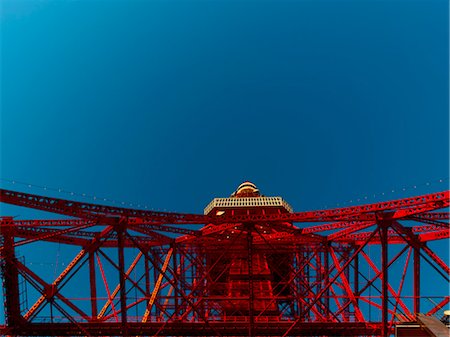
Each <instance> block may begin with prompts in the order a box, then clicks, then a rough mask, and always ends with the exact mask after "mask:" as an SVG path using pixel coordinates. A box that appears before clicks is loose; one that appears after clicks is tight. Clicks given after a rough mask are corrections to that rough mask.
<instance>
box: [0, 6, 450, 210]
mask: <svg viewBox="0 0 450 337" xmlns="http://www.w3.org/2000/svg"><path fill="white" fill-rule="evenodd" d="M448 13H449V11H448V2H447V1H444V0H424V1H413V0H411V1H409V0H404V1H401V0H397V1H395V0H392V1H369V0H357V1H356V0H355V1H338V0H329V1H322V0H315V1H309V0H308V1H306V0H305V1H302V0H297V1H280V0H276V1H275V0H273V1H269V0H266V1H244V0H239V1H237V0H236V1H229V0H223V1H222V0H215V1H212V0H211V1H23V0H19V1H17V0H16V1H12V0H4V1H2V13H1V40H2V50H1V66H2V69H1V71H2V74H1V153H0V154H1V156H0V160H1V171H0V176H1V178H2V179H10V180H17V181H23V182H27V183H31V184H36V185H41V186H44V185H45V186H51V187H57V188H63V189H65V190H68V191H73V192H76V193H87V194H90V195H97V196H100V197H105V198H108V199H114V200H124V201H127V202H131V203H134V204H138V203H139V204H146V205H148V206H149V207H151V208H154V209H167V210H173V211H180V212H195V213H200V212H202V210H203V207H204V206H205V205H206V204H207V203H208V202H209V201H210V200H211V199H212V198H213V197H216V196H224V197H225V196H228V195H229V194H230V193H231V192H232V191H233V190H234V189H235V187H236V186H237V185H238V184H239V183H241V182H242V181H244V180H247V179H248V180H251V181H253V182H254V183H256V184H257V185H258V186H259V187H260V189H261V190H262V192H263V193H265V194H267V195H281V196H283V197H284V198H285V199H286V200H287V201H288V202H290V203H291V204H292V206H293V207H294V209H295V210H299V211H300V210H306V209H316V208H323V207H335V206H336V205H337V204H338V203H339V204H340V205H343V204H345V203H346V202H348V201H349V200H353V201H354V202H355V200H356V199H357V198H360V199H361V201H360V202H359V203H362V202H364V201H365V200H366V199H364V197H365V196H368V199H367V201H369V202H372V201H380V200H387V199H393V198H400V197H403V196H412V195H415V194H421V193H428V192H432V191H438V190H445V189H447V188H448V187H447V184H448V180H445V179H446V178H448V171H449V114H448V110H449V95H448V90H449V85H448V72H449V67H448V57H449V55H448ZM439 179H444V182H443V183H439V182H437V181H438V180H439ZM428 182H432V183H431V185H429V186H428V185H426V183H428ZM414 185H417V186H418V187H417V188H416V189H414V188H413V187H412V186H414ZM2 186H4V187H5V188H16V189H19V190H23V191H30V192H35V193H46V192H44V191H42V190H39V189H33V188H31V189H29V188H28V187H26V186H18V185H16V186H15V187H14V186H12V185H11V184H10V183H8V182H6V181H2ZM403 188H406V191H403V190H402V189H403ZM392 190H394V191H395V192H392ZM382 192H384V193H386V194H385V195H384V196H382V195H381V193H382ZM49 193H50V192H49ZM47 194H48V193H47ZM374 194H375V195H376V196H375V197H374V196H373V195H374ZM2 207H3V206H2ZM11 213H12V214H11ZM1 214H2V215H6V214H8V215H9V214H11V215H20V216H22V217H25V216H26V215H30V216H37V215H35V214H36V213H27V212H25V211H23V210H21V209H17V208H11V207H3V208H2V212H1Z"/></svg>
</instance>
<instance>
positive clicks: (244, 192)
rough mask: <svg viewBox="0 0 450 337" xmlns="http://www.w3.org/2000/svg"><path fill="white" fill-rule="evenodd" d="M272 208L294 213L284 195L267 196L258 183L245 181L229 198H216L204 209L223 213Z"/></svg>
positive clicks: (207, 212) (209, 212)
mask: <svg viewBox="0 0 450 337" xmlns="http://www.w3.org/2000/svg"><path fill="white" fill-rule="evenodd" d="M263 208H264V209H270V210H273V211H276V212H281V213H292V212H293V209H292V207H291V206H290V205H289V204H288V203H287V202H286V201H285V200H283V198H282V197H266V196H264V195H262V194H261V193H260V191H259V189H258V188H257V187H256V185H255V184H254V183H252V182H250V181H244V182H243V183H242V184H240V185H239V186H238V188H237V189H236V191H234V192H233V193H232V194H231V196H230V197H229V198H214V199H213V200H212V201H211V202H210V203H209V204H208V206H206V208H205V210H204V214H205V215H210V214H211V215H222V214H224V213H229V212H234V211H242V210H249V211H250V210H251V211H257V210H261V209H263Z"/></svg>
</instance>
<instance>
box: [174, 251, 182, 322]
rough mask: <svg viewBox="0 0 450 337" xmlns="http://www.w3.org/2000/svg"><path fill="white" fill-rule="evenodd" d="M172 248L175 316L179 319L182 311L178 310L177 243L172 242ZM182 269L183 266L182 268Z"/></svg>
mask: <svg viewBox="0 0 450 337" xmlns="http://www.w3.org/2000/svg"><path fill="white" fill-rule="evenodd" d="M172 249H173V259H172V262H173V274H174V276H175V277H174V278H173V282H174V287H173V291H174V305H175V306H174V308H175V317H174V319H175V320H177V319H178V317H179V316H181V315H180V313H179V312H178V265H177V264H178V261H177V254H178V249H176V245H175V244H172ZM180 269H181V268H180Z"/></svg>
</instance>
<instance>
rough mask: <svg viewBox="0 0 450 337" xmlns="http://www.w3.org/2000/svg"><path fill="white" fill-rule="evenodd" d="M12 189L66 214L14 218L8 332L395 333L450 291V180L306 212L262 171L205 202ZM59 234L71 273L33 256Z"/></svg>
mask: <svg viewBox="0 0 450 337" xmlns="http://www.w3.org/2000/svg"><path fill="white" fill-rule="evenodd" d="M0 201H1V202H3V203H8V204H13V205H18V206H23V207H27V208H32V209H36V210H44V211H47V212H51V213H55V214H59V215H62V216H63V218H62V219H58V220H43V219H42V220H36V219H33V220H17V219H14V218H12V217H7V216H3V217H2V220H1V223H0V226H1V227H0V229H1V231H0V234H1V236H0V238H1V248H0V252H1V271H2V280H3V288H4V295H5V296H4V307H5V323H4V325H3V326H1V327H0V329H1V331H0V333H2V334H5V335H20V336H42V335H58V336H78V335H84V336H158V335H160V336H383V337H385V336H389V335H391V334H393V333H394V328H395V326H396V325H397V324H398V323H400V322H401V323H402V324H406V325H408V324H411V326H412V324H414V323H416V322H418V320H419V321H420V317H427V316H428V317H432V316H440V315H442V312H443V310H444V309H446V308H447V307H448V304H449V301H450V296H449V294H448V289H449V278H450V268H449V266H448V260H446V257H445V256H446V255H447V254H448V247H447V246H446V244H447V243H448V240H443V241H442V239H448V238H449V237H450V227H449V223H448V219H449V213H448V211H447V208H448V206H449V202H450V201H449V191H444V192H439V193H433V194H428V195H422V196H418V197H412V198H407V199H401V200H394V201H387V202H381V203H376V204H367V205H360V206H352V207H345V208H337V209H328V210H317V211H307V212H294V211H293V209H292V207H291V206H290V205H289V204H288V203H287V202H286V201H285V200H283V199H282V198H281V197H267V196H264V195H262V194H261V193H260V191H259V190H258V188H257V187H256V186H255V185H254V184H252V183H250V182H244V183H243V184H241V185H240V186H239V187H238V189H237V190H236V191H235V192H234V193H233V194H232V195H231V196H230V197H229V198H215V199H213V200H212V201H211V202H210V203H209V205H208V206H207V207H206V208H205V211H204V214H180V213H170V212H155V211H147V210H141V209H131V208H122V207H114V206H106V205H99V204H90V203H84V202H77V201H70V200H63V199H58V198H51V197H46V196H39V195H33V194H27V193H22V192H16V191H10V190H1V194H0ZM440 240H441V241H440ZM55 246H57V247H58V250H60V249H62V250H65V251H64V254H62V253H61V254H60V256H62V257H65V258H66V257H68V256H70V257H71V258H70V259H68V260H67V261H65V265H64V266H65V269H64V270H63V271H62V272H61V273H60V274H59V275H55V276H49V275H48V273H47V274H45V275H44V274H40V273H42V270H39V268H37V267H36V268H35V267H33V266H32V265H31V264H30V263H27V262H26V261H28V259H29V258H30V255H31V257H35V255H36V252H37V251H39V249H44V250H45V249H46V248H47V247H55ZM32 254H34V255H32ZM24 289H26V290H27V294H26V295H27V296H26V298H25V299H26V301H23V300H22V299H23V298H24V291H23V290H24ZM27 303H28V304H27ZM421 315H422V316H421ZM423 315H425V316H423ZM424 331H425V330H424ZM424 333H425V332H424Z"/></svg>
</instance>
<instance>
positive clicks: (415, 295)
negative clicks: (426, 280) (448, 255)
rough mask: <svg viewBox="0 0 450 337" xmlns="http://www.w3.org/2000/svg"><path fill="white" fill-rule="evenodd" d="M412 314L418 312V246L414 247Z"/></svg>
mask: <svg viewBox="0 0 450 337" xmlns="http://www.w3.org/2000/svg"><path fill="white" fill-rule="evenodd" d="M413 263H414V280H413V282H414V314H415V315H417V314H418V313H420V246H417V247H415V248H414V255H413Z"/></svg>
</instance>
